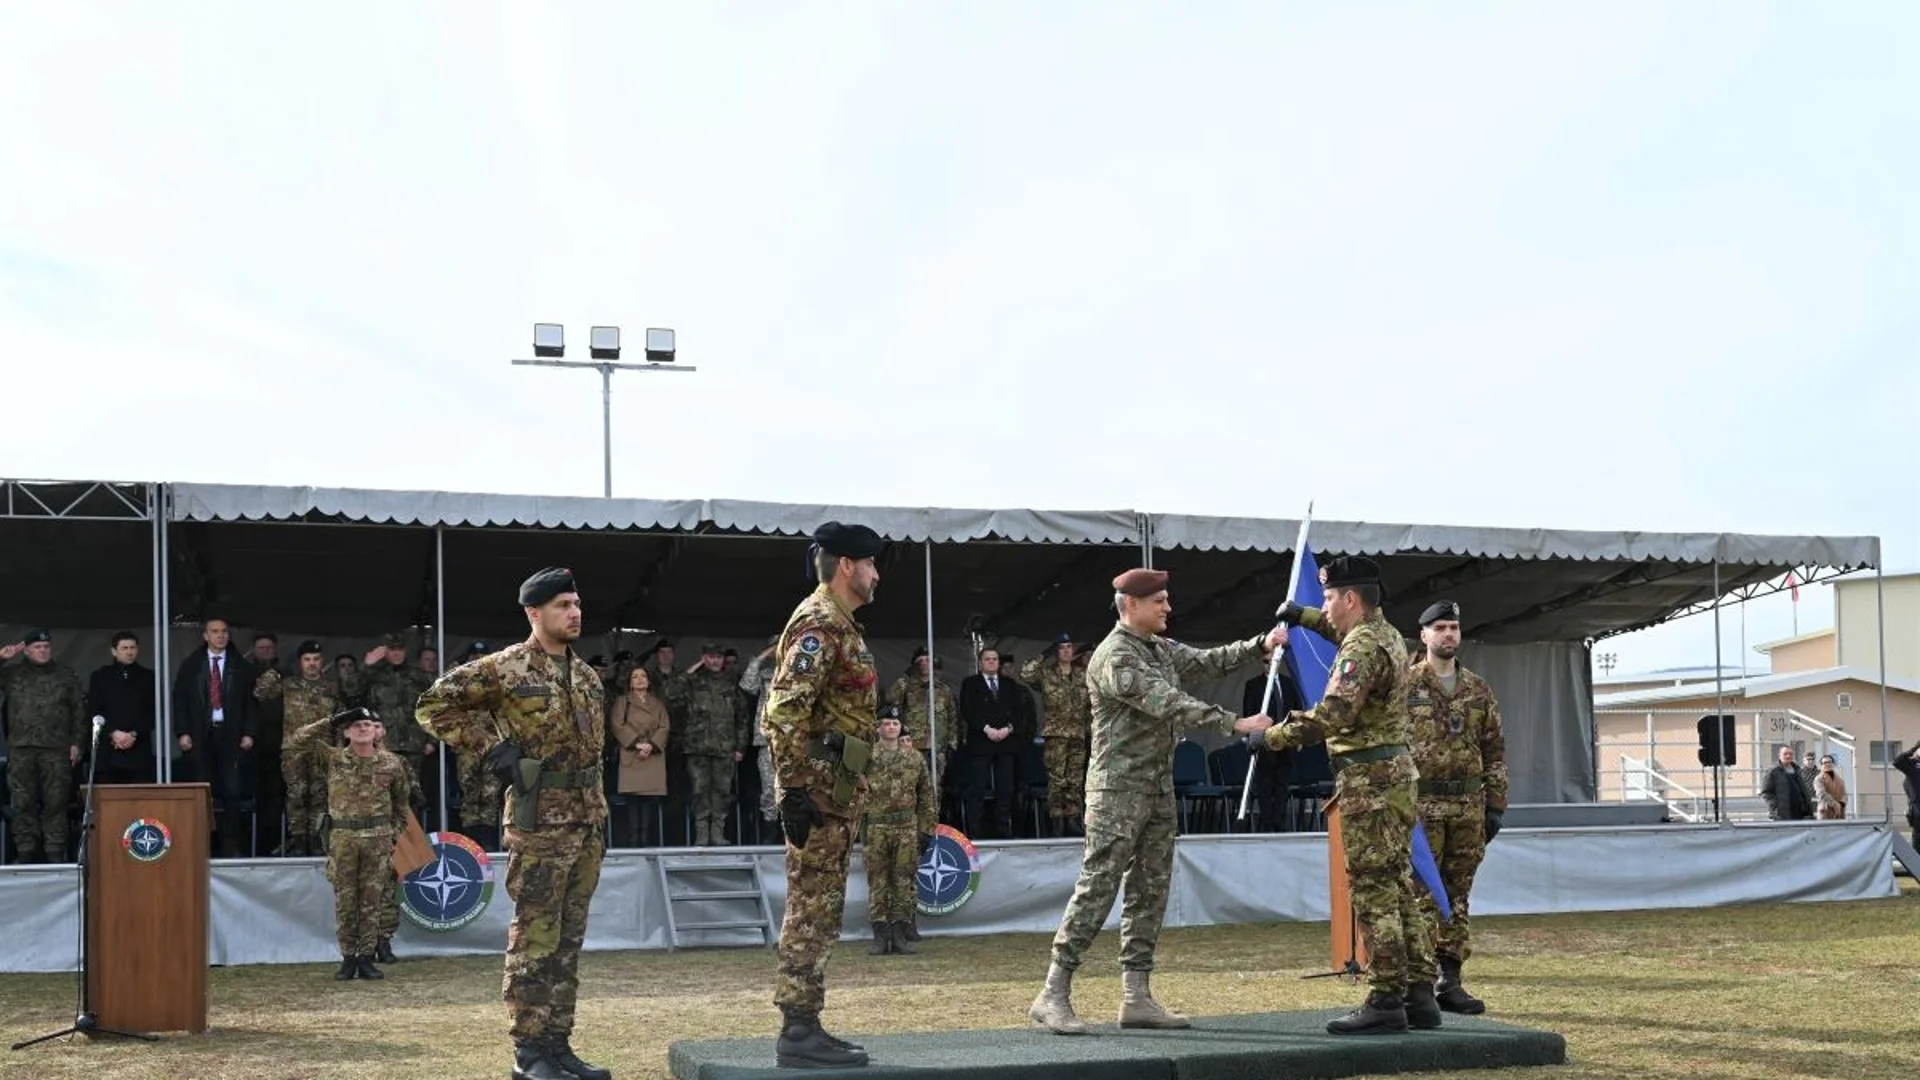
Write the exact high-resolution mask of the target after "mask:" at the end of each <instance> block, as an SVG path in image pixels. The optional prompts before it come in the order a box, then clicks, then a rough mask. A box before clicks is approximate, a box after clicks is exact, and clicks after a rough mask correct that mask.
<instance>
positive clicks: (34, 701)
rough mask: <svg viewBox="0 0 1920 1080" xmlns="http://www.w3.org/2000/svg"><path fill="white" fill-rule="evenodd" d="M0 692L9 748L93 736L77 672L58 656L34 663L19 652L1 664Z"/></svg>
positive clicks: (70, 743) (68, 743) (63, 744)
mask: <svg viewBox="0 0 1920 1080" xmlns="http://www.w3.org/2000/svg"><path fill="white" fill-rule="evenodd" d="M0 698H4V699H5V700H6V706H7V745H8V746H9V747H12V748H13V749H16V750H26V749H34V750H66V749H68V748H69V747H74V746H80V747H84V746H86V745H87V743H88V741H89V740H90V739H91V738H92V725H91V724H89V723H88V721H87V704H86V692H85V691H83V690H82V689H81V688H80V676H78V675H76V674H74V671H73V669H72V668H70V667H68V666H67V665H65V664H62V663H60V662H59V661H58V660H49V661H47V662H46V663H44V664H36V663H34V662H33V661H31V660H29V659H27V657H26V654H25V653H21V654H20V655H19V656H16V657H14V658H13V659H11V660H8V661H7V662H6V663H4V664H0ZM101 741H102V742H105V740H104V739H102V740H101Z"/></svg>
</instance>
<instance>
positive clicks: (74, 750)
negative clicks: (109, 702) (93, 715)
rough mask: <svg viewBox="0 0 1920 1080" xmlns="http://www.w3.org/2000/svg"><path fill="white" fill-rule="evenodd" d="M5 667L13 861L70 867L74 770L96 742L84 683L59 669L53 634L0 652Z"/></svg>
mask: <svg viewBox="0 0 1920 1080" xmlns="http://www.w3.org/2000/svg"><path fill="white" fill-rule="evenodd" d="M23 651H24V653H25V655H24V656H22V655H21V653H22V652H23ZM0 660H4V661H5V663H4V664H0V698H4V699H5V700H6V704H7V720H8V729H7V755H8V758H9V761H8V764H7V787H8V788H9V789H11V791H12V794H13V837H14V849H15V856H14V857H15V858H16V859H18V860H19V861H20V862H23V863H32V862H65V861H66V858H67V800H68V797H69V796H70V795H71V794H72V792H73V767H74V766H75V765H78V764H79V763H80V748H81V747H83V746H85V745H87V742H88V735H89V728H88V724H87V710H86V701H85V699H86V694H85V692H84V691H82V690H81V688H80V676H78V675H76V674H74V672H73V669H72V668H69V667H68V666H67V665H65V664H57V663H55V662H54V660H53V635H51V634H49V633H48V632H47V631H45V630H34V631H31V632H30V633H28V634H27V636H26V638H25V639H23V640H22V641H20V642H19V643H18V644H14V645H8V646H7V647H6V648H4V649H0Z"/></svg>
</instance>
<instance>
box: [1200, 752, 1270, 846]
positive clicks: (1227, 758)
mask: <svg viewBox="0 0 1920 1080" xmlns="http://www.w3.org/2000/svg"><path fill="white" fill-rule="evenodd" d="M1252 763H1253V751H1252V750H1251V749H1250V748H1249V747H1248V746H1247V744H1246V742H1245V741H1243V740H1241V739H1235V740H1234V741H1232V742H1230V743H1228V744H1227V745H1225V746H1222V747H1221V748H1219V749H1218V750H1215V751H1214V752H1213V753H1211V754H1208V755H1207V769H1208V772H1210V773H1211V774H1212V776H1213V782H1214V783H1216V784H1218V785H1220V786H1221V787H1222V788H1225V789H1226V798H1227V799H1228V800H1229V802H1228V809H1227V831H1228V832H1232V831H1233V820H1234V818H1233V815H1234V811H1235V810H1236V809H1237V808H1238V806H1239V802H1240V792H1241V790H1242V789H1243V788H1244V787H1245V786H1246V779H1247V766H1249V765H1251V764H1252ZM1248 811H1249V814H1250V815H1257V813H1258V811H1257V810H1256V809H1255V807H1254V806H1252V805H1250V806H1249V807H1248ZM1258 824H1259V821H1258V817H1257V816H1254V819H1253V820H1252V821H1249V822H1248V825H1247V831H1249V832H1252V831H1254V830H1255V826H1257V825H1258Z"/></svg>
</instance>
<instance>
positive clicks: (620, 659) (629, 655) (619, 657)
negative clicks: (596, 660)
mask: <svg viewBox="0 0 1920 1080" xmlns="http://www.w3.org/2000/svg"><path fill="white" fill-rule="evenodd" d="M631 659H633V650H632V649H621V650H620V651H619V652H617V653H614V654H613V662H614V663H616V664H624V663H626V662H627V661H629V660H631Z"/></svg>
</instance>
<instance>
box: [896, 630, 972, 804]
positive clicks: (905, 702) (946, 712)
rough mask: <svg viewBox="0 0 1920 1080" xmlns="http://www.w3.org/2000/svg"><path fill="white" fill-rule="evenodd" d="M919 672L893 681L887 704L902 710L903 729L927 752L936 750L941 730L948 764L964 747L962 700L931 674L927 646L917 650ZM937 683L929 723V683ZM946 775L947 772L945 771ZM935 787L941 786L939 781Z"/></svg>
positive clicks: (942, 756) (943, 758) (949, 685)
mask: <svg viewBox="0 0 1920 1080" xmlns="http://www.w3.org/2000/svg"><path fill="white" fill-rule="evenodd" d="M913 664H914V667H915V670H913V671H910V672H908V673H906V674H905V675H902V676H900V677H899V678H897V679H895V680H893V685H892V686H890V687H888V688H887V704H889V705H893V706H895V707H897V708H899V710H900V716H901V718H902V719H903V720H904V721H905V724H904V726H903V727H902V728H901V730H902V731H903V732H905V733H906V737H907V738H909V739H911V740H913V745H915V746H917V747H920V748H921V750H922V751H923V752H926V751H930V750H931V749H932V748H933V741H932V739H933V734H932V726H933V725H936V724H937V725H938V726H939V728H940V760H941V761H942V762H945V761H946V760H947V758H948V756H949V755H951V754H952V753H953V751H954V748H955V747H957V746H959V745H960V735H961V733H962V729H963V725H962V724H961V723H960V699H959V698H957V697H955V696H954V693H953V684H952V683H950V682H948V681H947V680H946V679H944V678H942V677H941V676H939V675H935V674H931V672H932V666H931V662H930V661H929V660H928V659H927V647H926V646H925V645H922V646H920V647H919V648H917V649H915V650H913ZM929 678H931V679H932V680H933V719H932V721H931V722H929V721H928V719H927V680H928V679H929ZM942 771H944V770H942ZM934 786H935V787H936V788H937V787H939V786H940V784H939V780H938V779H937V778H936V779H935V781H934Z"/></svg>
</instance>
